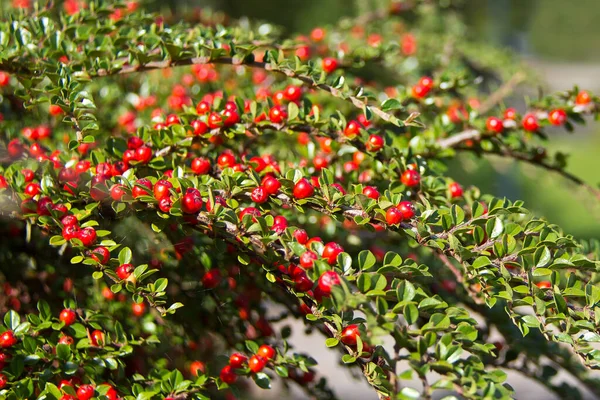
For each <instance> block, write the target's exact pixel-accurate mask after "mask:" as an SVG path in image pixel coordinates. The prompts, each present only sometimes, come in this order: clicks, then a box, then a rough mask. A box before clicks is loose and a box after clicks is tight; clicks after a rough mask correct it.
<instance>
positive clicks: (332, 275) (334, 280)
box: [319, 271, 342, 296]
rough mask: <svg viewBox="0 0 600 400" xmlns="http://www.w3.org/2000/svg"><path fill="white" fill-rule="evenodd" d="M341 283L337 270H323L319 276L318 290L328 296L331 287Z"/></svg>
mask: <svg viewBox="0 0 600 400" xmlns="http://www.w3.org/2000/svg"><path fill="white" fill-rule="evenodd" d="M341 283H342V282H341V281H340V276H339V275H338V274H337V272H335V271H325V272H323V274H321V276H320V277H319V290H320V291H321V293H322V294H323V295H325V296H328V295H330V294H331V288H332V287H333V286H336V285H339V284H341Z"/></svg>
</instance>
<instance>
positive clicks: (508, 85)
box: [477, 71, 526, 114]
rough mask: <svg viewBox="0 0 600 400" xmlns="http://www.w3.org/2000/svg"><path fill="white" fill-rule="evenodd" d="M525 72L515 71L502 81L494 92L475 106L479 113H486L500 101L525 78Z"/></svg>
mask: <svg viewBox="0 0 600 400" xmlns="http://www.w3.org/2000/svg"><path fill="white" fill-rule="evenodd" d="M525 77H526V75H525V73H524V72H523V71H519V72H517V73H515V74H514V75H513V76H512V77H511V78H510V79H509V80H508V81H506V82H504V84H503V85H502V86H500V87H499V88H498V89H497V90H496V91H495V92H494V93H492V94H491V95H490V96H488V98H487V99H485V101H484V102H483V103H481V105H480V106H479V107H478V108H477V112H478V113H479V114H486V113H487V112H488V111H490V110H491V109H492V108H494V106H496V105H497V104H498V103H500V102H501V101H502V99H504V98H505V97H506V96H508V95H509V94H511V93H512V92H513V91H514V90H515V88H516V87H517V86H518V85H519V84H520V83H521V82H523V81H524V80H525Z"/></svg>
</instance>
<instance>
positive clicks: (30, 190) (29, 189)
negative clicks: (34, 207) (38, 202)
mask: <svg viewBox="0 0 600 400" xmlns="http://www.w3.org/2000/svg"><path fill="white" fill-rule="evenodd" d="M40 191H41V188H40V185H39V184H38V183H28V184H27V185H26V186H25V189H24V190H23V193H25V195H27V196H29V197H33V196H36V195H38V194H39V193H40Z"/></svg>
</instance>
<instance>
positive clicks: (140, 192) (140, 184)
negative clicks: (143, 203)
mask: <svg viewBox="0 0 600 400" xmlns="http://www.w3.org/2000/svg"><path fill="white" fill-rule="evenodd" d="M145 188H146V189H145ZM151 191H152V182H150V180H148V179H146V178H142V179H138V180H137V181H136V182H135V185H134V186H133V188H132V189H131V194H132V195H133V198H134V199H137V198H138V197H140V196H150V192H151Z"/></svg>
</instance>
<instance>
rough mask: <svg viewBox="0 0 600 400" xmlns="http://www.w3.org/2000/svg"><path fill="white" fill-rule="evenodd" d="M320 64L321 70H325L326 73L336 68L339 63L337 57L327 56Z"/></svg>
mask: <svg viewBox="0 0 600 400" xmlns="http://www.w3.org/2000/svg"><path fill="white" fill-rule="evenodd" d="M321 66H322V67H323V71H325V72H326V73H328V74H331V73H332V72H333V71H335V70H336V69H337V68H338V66H339V64H338V60H337V59H335V58H333V57H327V58H324V59H323V62H322V63H321Z"/></svg>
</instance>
